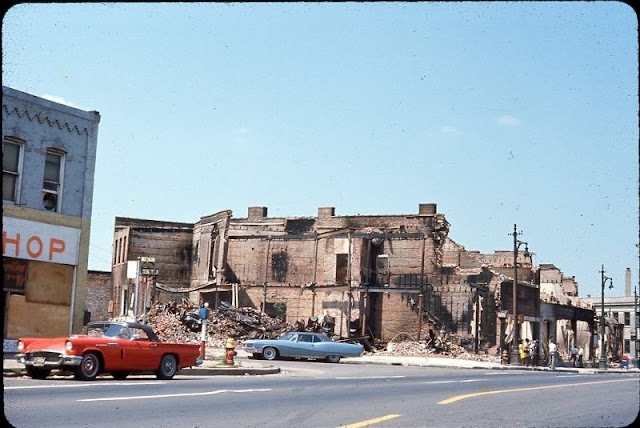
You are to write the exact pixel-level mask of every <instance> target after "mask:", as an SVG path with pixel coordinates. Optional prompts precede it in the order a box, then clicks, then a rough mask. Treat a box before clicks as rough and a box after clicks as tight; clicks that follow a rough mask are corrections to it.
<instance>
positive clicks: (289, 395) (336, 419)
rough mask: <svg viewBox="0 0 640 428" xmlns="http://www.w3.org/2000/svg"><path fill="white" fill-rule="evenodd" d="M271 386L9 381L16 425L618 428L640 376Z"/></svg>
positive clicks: (327, 373)
mask: <svg viewBox="0 0 640 428" xmlns="http://www.w3.org/2000/svg"><path fill="white" fill-rule="evenodd" d="M275 364H276V365H279V366H280V367H281V368H282V372H281V373H280V374H277V375H267V376H181V375H178V376H176V378H174V380H171V381H159V380H157V379H155V377H154V376H133V377H131V378H129V379H127V380H126V381H116V380H113V379H111V378H109V377H104V378H101V379H98V380H97V381H94V382H79V381H74V380H71V378H50V379H47V380H42V381H40V380H33V379H29V378H22V377H20V378H4V412H5V417H6V419H7V420H8V422H9V423H10V424H12V425H13V426H15V427H20V428H22V427H24V428H27V427H38V428H40V427H43V426H46V427H129V426H135V427H137V428H145V427H173V428H176V427H185V428H196V427H295V428H298V427H300V428H303V427H311V428H320V427H340V426H345V427H346V426H350V427H352V428H355V427H357V426H371V427H378V426H379V427H492V428H495V427H617V426H621V427H622V426H628V425H630V424H631V423H632V422H633V421H634V419H635V418H636V417H637V415H638V409H639V408H640V402H639V397H640V379H639V376H638V374H636V373H629V374H620V373H610V374H609V373H604V374H580V373H557V372H526V371H495V370H483V369H448V368H425V367H405V366H380V365H348V364H324V363H317V362H307V361H277V362H275Z"/></svg>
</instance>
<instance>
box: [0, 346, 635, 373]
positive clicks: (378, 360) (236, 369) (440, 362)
mask: <svg viewBox="0 0 640 428" xmlns="http://www.w3.org/2000/svg"><path fill="white" fill-rule="evenodd" d="M236 352H237V353H238V355H237V356H236V357H235V360H234V363H235V364H234V365H233V366H229V365H227V364H226V363H225V361H224V356H225V350H224V349H222V348H220V349H217V348H213V349H207V354H206V359H205V361H204V363H203V364H202V365H201V366H198V367H191V368H184V369H182V370H180V372H179V374H180V375H196V376H216V375H242V376H244V375H267V374H277V373H280V368H279V367H274V366H273V365H272V364H271V362H270V361H265V360H254V359H249V358H248V357H249V356H250V354H247V353H246V352H244V351H243V350H242V349H236ZM340 364H385V365H395V366H413V367H440V368H445V367H446V368H452V369H483V370H520V371H553V372H578V373H589V374H597V373H640V370H639V369H637V368H631V369H621V368H608V369H606V370H602V369H598V368H597V367H596V368H592V367H584V368H575V367H564V366H560V367H557V368H555V369H553V370H552V369H550V368H549V367H525V366H511V365H503V364H500V363H495V362H488V361H475V360H467V359H462V358H447V357H409V356H391V355H375V354H366V355H364V356H362V357H357V358H343V359H342V360H340ZM24 374H25V370H24V365H22V364H20V363H18V362H17V361H16V359H15V354H9V353H5V354H4V358H3V375H4V376H23V375H24Z"/></svg>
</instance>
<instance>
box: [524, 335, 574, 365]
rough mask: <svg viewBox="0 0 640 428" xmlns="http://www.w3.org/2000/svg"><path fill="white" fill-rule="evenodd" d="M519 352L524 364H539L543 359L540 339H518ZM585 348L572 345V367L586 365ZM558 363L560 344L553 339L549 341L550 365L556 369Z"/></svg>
mask: <svg viewBox="0 0 640 428" xmlns="http://www.w3.org/2000/svg"><path fill="white" fill-rule="evenodd" d="M518 352H519V354H520V362H521V363H522V365H523V366H538V365H539V363H540V360H541V358H540V357H541V354H542V349H541V348H540V343H539V342H538V339H535V340H533V341H530V340H529V339H525V340H524V341H523V340H522V339H521V340H519V341H518ZM583 357H584V349H583V348H582V346H581V347H580V348H576V347H575V346H572V347H571V365H572V367H584V365H583ZM557 365H558V345H556V344H555V342H554V341H553V340H550V341H549V367H550V368H552V369H555V368H556V366H557Z"/></svg>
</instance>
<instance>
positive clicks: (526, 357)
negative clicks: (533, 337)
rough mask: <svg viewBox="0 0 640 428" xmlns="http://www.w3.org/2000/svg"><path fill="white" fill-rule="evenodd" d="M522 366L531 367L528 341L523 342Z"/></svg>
mask: <svg viewBox="0 0 640 428" xmlns="http://www.w3.org/2000/svg"><path fill="white" fill-rule="evenodd" d="M524 365H525V366H527V367H528V366H530V365H531V343H530V342H529V339H525V341H524Z"/></svg>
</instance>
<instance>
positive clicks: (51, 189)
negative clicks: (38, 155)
mask: <svg viewBox="0 0 640 428" xmlns="http://www.w3.org/2000/svg"><path fill="white" fill-rule="evenodd" d="M63 167H64V155H63V154H61V153H57V152H53V151H47V157H46V159H45V163H44V181H43V182H42V193H43V198H42V204H43V206H44V208H45V209H46V210H48V211H55V212H57V211H59V210H60V201H61V197H62V176H63Z"/></svg>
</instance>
